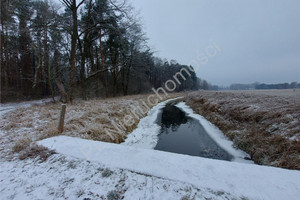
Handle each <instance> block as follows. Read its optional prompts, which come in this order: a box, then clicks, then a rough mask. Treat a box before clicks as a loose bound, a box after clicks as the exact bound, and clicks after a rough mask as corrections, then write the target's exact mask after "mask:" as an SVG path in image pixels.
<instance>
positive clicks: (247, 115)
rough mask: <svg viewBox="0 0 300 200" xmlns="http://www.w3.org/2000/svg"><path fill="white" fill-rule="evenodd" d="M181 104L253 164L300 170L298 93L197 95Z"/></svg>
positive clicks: (284, 91) (239, 92) (270, 91)
mask: <svg viewBox="0 0 300 200" xmlns="http://www.w3.org/2000/svg"><path fill="white" fill-rule="evenodd" d="M184 101H185V102H186V103H187V104H188V105H189V106H190V107H192V108H193V110H194V111H195V112H196V113H198V114H200V115H202V116H204V117H205V118H207V119H208V120H209V121H211V122H212V123H213V124H215V125H216V126H217V127H219V128H220V129H221V130H222V131H223V132H224V134H225V135H226V136H227V137H228V138H229V139H231V140H232V141H233V142H234V144H235V145H236V146H237V147H238V148H240V149H242V150H244V151H245V152H247V153H249V155H250V156H251V158H252V159H253V160H254V162H255V163H257V164H262V165H270V166H276V167H282V168H287V169H297V170H300V90H267V91H265V90H260V91H226V92H212V91H208V92H206V91H200V92H193V93H190V94H188V95H187V96H186V97H185V100H184Z"/></svg>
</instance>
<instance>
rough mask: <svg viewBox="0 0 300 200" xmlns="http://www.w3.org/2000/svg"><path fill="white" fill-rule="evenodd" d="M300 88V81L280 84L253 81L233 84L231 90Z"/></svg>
mask: <svg viewBox="0 0 300 200" xmlns="http://www.w3.org/2000/svg"><path fill="white" fill-rule="evenodd" d="M295 88H300V83H297V82H292V83H279V84H265V83H253V84H232V85H230V87H229V89H230V90H254V89H256V90H270V89H295Z"/></svg>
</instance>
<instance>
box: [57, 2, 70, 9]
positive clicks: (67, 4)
mask: <svg viewBox="0 0 300 200" xmlns="http://www.w3.org/2000/svg"><path fill="white" fill-rule="evenodd" d="M59 1H60V2H61V3H62V4H64V5H65V6H66V7H67V8H69V9H71V8H72V4H71V2H69V1H68V0H59Z"/></svg>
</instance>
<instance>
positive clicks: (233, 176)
mask: <svg viewBox="0 0 300 200" xmlns="http://www.w3.org/2000/svg"><path fill="white" fill-rule="evenodd" d="M39 144H40V145H43V146H45V147H48V148H50V149H55V150H56V151H57V152H58V153H61V154H63V155H67V156H71V157H75V158H79V159H84V160H88V161H91V162H93V163H94V162H95V163H96V162H97V163H101V164H103V165H105V166H107V167H113V168H120V169H127V170H130V171H134V172H138V173H142V174H146V175H151V176H156V177H162V178H165V179H170V180H174V181H180V182H184V183H189V184H192V185H194V186H196V187H199V188H206V189H211V190H214V191H223V192H227V193H230V194H233V195H237V196H240V197H241V196H244V197H247V198H253V199H266V200H268V199H270V200H271V199H272V200H274V199H275V200H276V199H278V200H279V199H290V200H293V199H295V200H296V199H298V197H299V195H300V185H299V180H300V173H299V171H292V170H284V169H280V168H273V167H265V166H257V165H249V164H242V163H234V162H226V161H219V160H212V159H205V158H200V157H192V156H186V155H180V154H173V153H168V152H161V151H155V150H148V149H141V148H135V147H128V146H125V145H116V144H110V143H103V142H95V141H90V140H83V139H79V138H71V137H65V136H60V137H54V138H49V139H45V140H42V141H40V142H39Z"/></svg>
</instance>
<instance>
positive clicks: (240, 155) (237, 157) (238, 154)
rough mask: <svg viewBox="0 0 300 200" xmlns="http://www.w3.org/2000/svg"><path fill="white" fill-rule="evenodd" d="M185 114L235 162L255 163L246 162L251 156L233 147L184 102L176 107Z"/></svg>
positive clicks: (213, 126) (217, 130) (231, 143)
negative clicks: (196, 122) (200, 126)
mask: <svg viewBox="0 0 300 200" xmlns="http://www.w3.org/2000/svg"><path fill="white" fill-rule="evenodd" d="M175 106H176V107H178V108H179V109H181V110H182V111H184V112H185V113H187V116H189V117H192V118H194V119H196V120H198V121H199V123H200V124H201V125H202V126H203V128H204V129H205V130H206V132H207V133H208V134H209V136H210V137H211V138H212V139H213V140H214V141H215V142H217V144H218V145H219V146H220V147H222V148H223V149H224V150H225V151H227V152H228V153H230V154H231V155H232V156H233V157H234V160H233V161H235V162H242V163H253V162H252V161H250V160H245V159H244V158H245V157H249V155H248V154H247V153H245V152H243V151H241V150H239V149H236V148H234V147H233V142H232V141H230V140H229V139H228V138H226V137H225V135H224V134H223V133H222V131H221V130H220V129H218V127H216V126H215V125H213V124H212V123H211V122H209V121H208V120H207V119H205V118H204V117H203V116H201V115H198V114H195V113H194V111H193V110H192V109H191V108H190V107H189V106H188V105H186V104H185V103H184V102H180V103H178V104H176V105H175Z"/></svg>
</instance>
